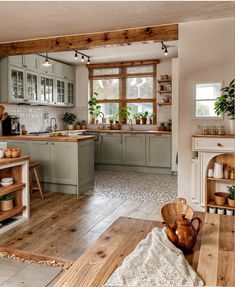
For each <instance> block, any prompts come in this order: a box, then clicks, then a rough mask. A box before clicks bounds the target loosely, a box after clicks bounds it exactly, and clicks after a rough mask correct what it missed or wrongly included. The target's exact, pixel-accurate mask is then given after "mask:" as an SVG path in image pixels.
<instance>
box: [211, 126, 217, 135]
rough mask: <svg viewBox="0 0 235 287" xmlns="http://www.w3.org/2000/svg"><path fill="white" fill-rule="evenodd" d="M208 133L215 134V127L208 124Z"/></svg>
mask: <svg viewBox="0 0 235 287" xmlns="http://www.w3.org/2000/svg"><path fill="white" fill-rule="evenodd" d="M210 135H216V127H215V126H210Z"/></svg>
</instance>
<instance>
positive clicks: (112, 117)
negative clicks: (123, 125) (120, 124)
mask: <svg viewBox="0 0 235 287" xmlns="http://www.w3.org/2000/svg"><path fill="white" fill-rule="evenodd" d="M109 123H110V125H112V124H113V123H114V116H110V117H109Z"/></svg>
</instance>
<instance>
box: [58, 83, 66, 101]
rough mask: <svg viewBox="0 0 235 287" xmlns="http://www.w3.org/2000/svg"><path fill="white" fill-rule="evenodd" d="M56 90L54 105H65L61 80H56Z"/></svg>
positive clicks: (63, 84)
mask: <svg viewBox="0 0 235 287" xmlns="http://www.w3.org/2000/svg"><path fill="white" fill-rule="evenodd" d="M56 88H57V91H56V94H57V96H56V103H57V104H63V105H64V104H65V82H64V81H61V80H57V85H56Z"/></svg>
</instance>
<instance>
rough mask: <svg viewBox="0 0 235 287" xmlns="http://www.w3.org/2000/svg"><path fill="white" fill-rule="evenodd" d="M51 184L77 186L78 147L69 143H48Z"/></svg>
mask: <svg viewBox="0 0 235 287" xmlns="http://www.w3.org/2000/svg"><path fill="white" fill-rule="evenodd" d="M50 155H51V156H50V165H51V182H52V183H59V184H72V185H76V184H77V173H78V167H77V164H78V160H79V159H78V147H77V144H74V143H72V142H71V143H70V142H52V143H50Z"/></svg>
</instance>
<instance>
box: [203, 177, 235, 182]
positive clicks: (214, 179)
mask: <svg viewBox="0 0 235 287" xmlns="http://www.w3.org/2000/svg"><path fill="white" fill-rule="evenodd" d="M207 180H211V181H221V182H227V183H233V182H235V179H226V178H214V177H207Z"/></svg>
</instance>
